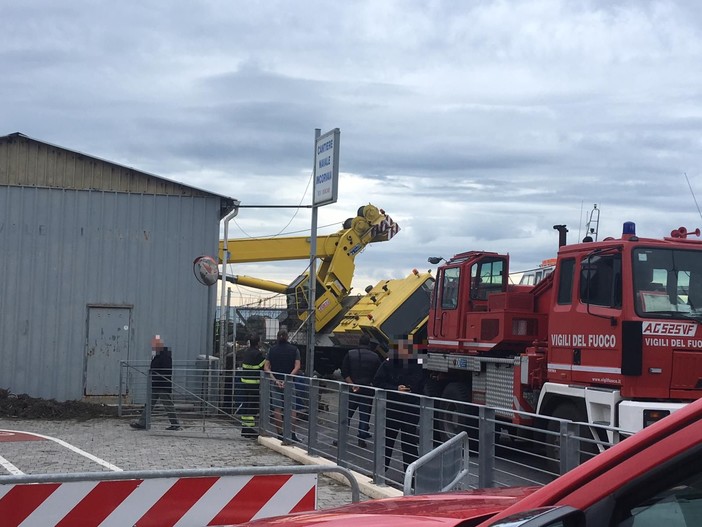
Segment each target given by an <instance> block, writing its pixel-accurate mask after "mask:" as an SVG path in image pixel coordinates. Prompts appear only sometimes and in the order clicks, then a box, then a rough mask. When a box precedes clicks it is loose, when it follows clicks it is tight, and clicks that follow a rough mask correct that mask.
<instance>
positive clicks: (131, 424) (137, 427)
mask: <svg viewBox="0 0 702 527" xmlns="http://www.w3.org/2000/svg"><path fill="white" fill-rule="evenodd" d="M129 426H131V427H132V428H135V429H136V430H145V429H146V426H144V425H143V424H141V423H129Z"/></svg>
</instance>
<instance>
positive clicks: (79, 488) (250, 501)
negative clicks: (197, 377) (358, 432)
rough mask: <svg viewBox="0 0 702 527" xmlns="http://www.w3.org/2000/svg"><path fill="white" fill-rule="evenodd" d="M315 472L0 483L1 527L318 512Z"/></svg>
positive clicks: (217, 520)
mask: <svg viewBox="0 0 702 527" xmlns="http://www.w3.org/2000/svg"><path fill="white" fill-rule="evenodd" d="M317 479H318V477H317V474H280V475H254V476H203V477H166V478H148V479H146V478H144V479H119V480H103V481H70V482H64V483H17V484H1V480H0V524H1V525H2V526H3V527H20V526H21V527H50V526H57V527H68V526H81V527H92V526H95V527H97V526H100V527H123V526H131V525H133V526H138V527H150V526H154V527H155V526H159V527H169V526H178V527H190V526H192V527H196V526H197V527H202V526H205V525H227V524H233V523H241V522H246V521H249V520H253V519H257V518H263V517H267V516H276V515H279V514H287V513H290V512H302V511H310V510H314V509H315V507H316V503H317Z"/></svg>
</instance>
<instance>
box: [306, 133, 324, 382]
mask: <svg viewBox="0 0 702 527" xmlns="http://www.w3.org/2000/svg"><path fill="white" fill-rule="evenodd" d="M320 135H322V130H321V129H320V128H316V129H315V131H314V145H315V146H314V148H315V155H314V162H315V167H314V168H313V171H312V173H313V174H314V172H315V169H316V164H317V139H319V136H320ZM313 177H314V176H313ZM312 201H313V204H312V226H311V232H310V283H309V293H308V295H307V296H308V305H307V307H308V315H307V356H306V361H305V373H306V374H307V376H308V377H312V376H313V375H314V344H315V329H316V328H315V323H316V318H317V317H316V316H315V314H316V309H315V307H316V306H315V303H316V301H317V296H316V292H317V208H318V207H317V206H316V205H315V204H314V198H313V200H312Z"/></svg>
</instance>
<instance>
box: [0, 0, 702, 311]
mask: <svg viewBox="0 0 702 527" xmlns="http://www.w3.org/2000/svg"><path fill="white" fill-rule="evenodd" d="M0 43H1V44H2V45H0V71H2V82H0V123H2V128H3V129H0V135H5V134H9V133H13V132H22V133H24V134H26V135H28V136H30V137H32V138H35V139H38V140H41V141H46V142H50V143H53V144H56V145H59V146H62V147H65V148H68V149H71V150H76V151H79V152H82V153H85V154H89V155H94V156H96V157H100V158H103V159H106V160H109V161H113V162H116V163H120V164H124V165H127V166H130V167H134V168H136V169H138V170H143V171H146V172H149V173H152V174H156V175H158V176H161V177H164V178H167V179H172V180H175V181H179V182H181V183H184V184H187V185H191V186H194V187H197V188H201V189H205V190H208V191H211V192H214V193H218V194H223V195H226V196H230V197H233V198H235V199H238V200H240V201H241V204H242V205H243V206H249V207H246V208H242V209H241V210H240V212H239V215H238V216H237V218H236V219H235V220H234V221H233V222H232V223H231V224H230V226H229V235H230V236H229V237H230V238H243V237H250V236H255V237H256V236H270V235H284V234H294V235H298V236H299V235H304V234H306V233H309V229H310V223H311V212H310V210H309V209H308V208H304V209H300V210H295V209H293V208H290V209H267V208H255V207H251V206H253V205H290V206H296V205H298V204H303V205H309V204H310V203H311V186H310V177H311V172H312V167H313V149H314V133H315V132H314V131H315V129H317V128H319V129H321V130H322V133H324V132H326V131H328V130H331V129H333V128H339V129H340V130H341V139H340V156H339V157H340V179H339V199H338V202H337V203H335V204H333V205H327V206H324V207H321V208H320V209H319V220H318V224H319V226H320V229H319V235H320V236H321V235H324V234H330V233H332V232H335V231H337V230H339V229H340V228H341V223H342V222H343V221H344V220H345V219H346V218H348V217H351V216H354V215H355V213H356V210H357V209H358V207H359V206H361V205H365V204H368V203H372V204H374V205H376V206H378V207H379V208H382V209H384V210H385V211H386V212H387V213H388V214H389V215H390V216H391V217H392V218H393V219H394V220H395V221H396V222H397V223H398V224H399V225H400V228H401V231H400V232H399V233H398V235H397V236H396V237H395V238H393V239H392V240H390V241H388V242H385V243H377V244H373V245H370V246H368V247H367V248H366V249H365V251H364V252H363V253H361V254H360V255H359V256H358V257H357V259H356V275H355V280H354V288H355V291H356V292H360V291H362V290H363V288H365V286H366V285H370V284H374V283H376V282H378V281H380V280H383V279H388V278H401V277H404V276H406V275H407V274H408V273H410V272H411V270H412V269H414V268H417V269H419V270H422V271H423V270H428V269H434V268H435V266H432V265H431V264H429V263H427V257H428V256H443V257H445V258H449V257H450V256H452V255H453V254H456V253H460V252H464V251H467V250H486V251H496V252H499V253H509V254H510V258H511V266H512V270H520V269H521V270H523V269H527V268H531V267H534V266H536V265H538V264H539V263H540V262H541V261H542V260H543V259H546V258H550V257H552V256H554V255H555V253H556V250H557V245H558V234H557V232H556V231H555V230H553V225H555V224H565V225H567V226H568V228H569V231H570V232H569V235H568V241H569V242H571V243H573V242H576V241H577V240H578V239H579V238H582V236H584V234H585V221H586V218H587V217H588V214H589V211H590V210H591V209H592V208H593V205H594V204H597V205H598V208H599V210H600V211H601V212H600V221H599V223H598V225H597V226H598V236H599V237H600V238H604V237H607V236H615V237H617V236H619V235H620V234H621V226H622V223H623V222H624V221H634V222H635V223H636V224H637V233H638V234H639V235H640V236H642V237H661V236H666V235H668V234H669V233H670V231H671V230H672V229H674V228H677V227H679V226H685V227H687V228H691V229H694V228H695V227H698V226H700V227H702V214H700V212H699V208H698V207H697V203H696V200H700V201H701V202H702V163H701V161H702V148H701V147H702V67H701V65H702V4H700V3H698V2H696V1H693V0H690V1H682V0H680V1H647V0H636V1H599V0H562V1H558V0H534V1H529V0H525V1H511V2H508V1H482V0H471V1H456V0H452V1H449V0H434V1H431V0H425V1H417V0H405V1H392V0H368V1H363V0H358V1H348V2H322V1H316V0H315V1H305V0H300V1H296V2H290V1H279V0H270V1H266V2H263V1H255V0H248V1H237V0H229V1H202V0H189V1H188V2H184V1H172V2H164V1H154V0H140V1H139V2H114V1H103V0H90V1H88V0H67V1H65V2H55V1H54V0H24V1H22V2H2V3H0ZM688 181H689V185H688ZM306 265H307V262H305V261H294V262H284V263H279V264H271V263H261V264H256V265H252V266H245V265H239V266H232V268H231V269H230V270H229V273H233V274H246V275H252V276H257V277H261V278H267V279H271V280H277V281H280V282H289V281H291V280H292V279H293V278H294V277H295V276H296V275H297V274H299V273H301V272H303V271H304V269H305V267H306ZM237 294H239V295H240V296H241V298H244V296H245V295H247V294H248V293H246V292H243V291H241V290H238V293H237Z"/></svg>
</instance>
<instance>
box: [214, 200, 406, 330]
mask: <svg viewBox="0 0 702 527" xmlns="http://www.w3.org/2000/svg"><path fill="white" fill-rule="evenodd" d="M399 230H400V227H399V226H398V225H397V224H396V223H395V222H394V221H393V220H392V218H390V216H388V215H387V214H385V211H383V210H382V209H378V208H377V207H375V206H374V205H370V204H368V205H364V206H362V207H360V208H359V209H358V212H357V214H356V217H354V218H349V219H347V220H346V221H345V222H344V226H343V228H342V229H341V230H340V231H338V232H336V233H334V234H330V235H327V236H320V237H318V238H317V258H319V259H320V260H321V265H320V266H319V270H318V272H317V294H316V295H315V306H316V310H315V313H316V315H315V318H316V320H315V327H316V328H317V330H320V329H321V328H323V327H324V326H325V325H326V324H328V323H329V322H330V321H331V320H332V319H334V317H336V315H337V314H339V313H340V312H341V310H342V300H343V299H344V298H345V297H347V296H348V294H349V293H350V292H351V282H352V280H353V274H354V270H355V267H356V265H355V258H356V255H358V254H360V253H361V251H363V249H364V248H365V247H366V246H367V245H368V244H369V243H376V242H384V241H388V240H390V239H391V238H392V237H393V236H394V235H395V234H397V232H398V231H399ZM219 249H220V250H219V261H220V262H223V261H224V251H225V250H226V251H227V258H226V261H227V263H245V262H265V261H280V260H302V259H308V258H309V257H310V238H309V237H305V236H298V237H274V238H244V239H232V240H226V241H225V240H221V241H220V244H219ZM307 276H308V274H307V273H304V274H302V275H300V276H298V277H297V278H296V279H295V280H294V281H293V282H292V283H291V284H290V285H289V286H288V288H287V295H288V311H290V312H291V313H294V316H295V317H296V318H297V319H298V320H299V321H304V320H305V319H306V318H307V315H308V311H307V309H308V306H307V296H308V293H307V283H308V280H307ZM244 282H247V283H246V284H245V283H244ZM266 282H268V281H267V280H257V279H254V278H250V277H238V283H239V284H241V285H250V286H251V287H256V288H258V289H263V290H266V291H275V292H278V291H280V289H278V288H277V287H278V286H279V284H278V285H275V286H273V285H270V284H274V283H273V282H270V283H266ZM273 287H276V288H275V289H274V288H273ZM281 292H282V291H281Z"/></svg>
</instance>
